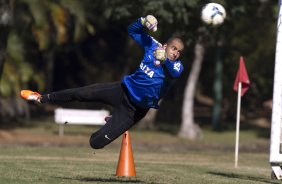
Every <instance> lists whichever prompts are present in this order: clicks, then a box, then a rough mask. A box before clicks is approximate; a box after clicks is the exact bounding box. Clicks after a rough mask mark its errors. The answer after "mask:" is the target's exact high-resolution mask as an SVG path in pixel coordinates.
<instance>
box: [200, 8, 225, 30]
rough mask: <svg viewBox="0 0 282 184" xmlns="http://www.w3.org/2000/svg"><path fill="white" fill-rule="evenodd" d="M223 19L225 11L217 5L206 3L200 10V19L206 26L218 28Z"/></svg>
mask: <svg viewBox="0 0 282 184" xmlns="http://www.w3.org/2000/svg"><path fill="white" fill-rule="evenodd" d="M225 17H226V11H225V9H224V7H223V6H222V5H220V4H218V3H208V4H206V5H205V6H204V7H203V9H202V15H201V18H202V20H203V22H204V23H206V24H208V25H212V26H218V25H220V24H222V23H223V22H224V19H225Z"/></svg>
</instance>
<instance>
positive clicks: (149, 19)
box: [141, 15, 158, 32]
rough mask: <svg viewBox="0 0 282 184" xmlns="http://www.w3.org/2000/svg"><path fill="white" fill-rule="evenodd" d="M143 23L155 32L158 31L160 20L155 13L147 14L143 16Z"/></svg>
mask: <svg viewBox="0 0 282 184" xmlns="http://www.w3.org/2000/svg"><path fill="white" fill-rule="evenodd" d="M141 23H142V25H143V26H145V27H147V28H148V29H149V30H152V31H153V32H155V31H157V29H158V28H157V25H158V20H157V19H156V17H154V16H153V15H147V16H146V17H142V18H141Z"/></svg>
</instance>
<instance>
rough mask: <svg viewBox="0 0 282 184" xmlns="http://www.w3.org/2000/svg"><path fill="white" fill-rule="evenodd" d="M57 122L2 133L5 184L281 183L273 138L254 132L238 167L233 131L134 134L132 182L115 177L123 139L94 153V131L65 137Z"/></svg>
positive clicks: (246, 138)
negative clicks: (272, 156)
mask: <svg viewBox="0 0 282 184" xmlns="http://www.w3.org/2000/svg"><path fill="white" fill-rule="evenodd" d="M53 124H54V123H43V124H41V125H38V126H24V127H22V128H17V129H13V130H10V131H8V133H7V132H5V135H6V139H3V137H4V136H3V132H2V134H0V149H1V152H0V163H1V164H0V183H1V184H2V183H3V184H9V183H11V184H17V183H19V184H24V183H28V184H30V183H36V184H40V183H46V184H47V183H48V184H51V183H54V184H58V183H68V184H71V183H148V184H149V183H151V184H163V183H167V184H178V183H183V184H188V183H195V184H201V183H203V184H206V183H212V184H219V183H226V184H227V183H228V184H232V183H240V184H244V183H246V184H247V183H248V184H252V183H254V184H255V183H256V184H258V183H281V182H279V181H277V180H271V179H270V172H271V169H270V165H269V161H268V160H269V154H268V151H267V149H268V147H269V140H268V139H267V138H264V137H260V136H258V134H257V132H254V131H242V132H241V136H240V149H241V152H240V153H239V167H238V168H237V169H235V168H234V141H235V132H233V131H227V132H223V133H214V132H211V131H208V130H206V131H205V132H204V138H203V139H202V140H199V141H187V140H183V139H180V138H177V137H176V136H174V135H172V134H169V133H166V132H154V131H138V130H132V131H130V136H131V142H132V146H133V152H134V160H135V169H136V174H137V176H136V177H133V178H126V177H116V176H115V172H116V166H117V162H118V157H119V150H120V143H121V139H118V140H116V141H115V142H114V143H112V144H111V145H109V146H108V147H106V148H104V149H102V150H97V151H95V152H94V150H93V149H91V148H90V147H89V146H88V137H89V134H90V133H91V132H92V131H93V127H89V126H76V125H72V126H68V127H66V131H65V133H66V134H65V136H64V137H59V136H58V135H57V132H56V131H57V126H55V125H53ZM7 134H9V135H7ZM1 135H2V139H1ZM28 137H29V138H28Z"/></svg>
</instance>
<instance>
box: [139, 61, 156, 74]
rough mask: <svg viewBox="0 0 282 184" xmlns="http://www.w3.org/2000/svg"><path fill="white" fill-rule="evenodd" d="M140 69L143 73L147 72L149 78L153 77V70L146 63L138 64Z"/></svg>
mask: <svg viewBox="0 0 282 184" xmlns="http://www.w3.org/2000/svg"><path fill="white" fill-rule="evenodd" d="M140 69H141V70H143V71H144V73H145V74H147V75H148V76H149V77H150V78H153V76H154V71H152V69H151V68H149V67H148V66H147V65H145V64H144V63H141V64H140Z"/></svg>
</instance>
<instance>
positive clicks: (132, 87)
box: [122, 19, 183, 109]
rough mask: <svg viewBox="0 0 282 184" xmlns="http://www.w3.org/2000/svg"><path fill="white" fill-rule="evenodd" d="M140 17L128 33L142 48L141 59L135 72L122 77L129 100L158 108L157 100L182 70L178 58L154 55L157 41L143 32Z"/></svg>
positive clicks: (139, 105)
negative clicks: (172, 58) (171, 58)
mask: <svg viewBox="0 0 282 184" xmlns="http://www.w3.org/2000/svg"><path fill="white" fill-rule="evenodd" d="M143 29H144V27H143V25H142V24H141V19H138V20H137V21H136V22H134V23H133V24H131V25H130V26H129V27H128V33H129V35H130V36H131V37H132V38H133V39H134V40H135V41H136V42H137V43H138V44H139V45H140V46H141V47H143V49H144V52H145V53H144V56H143V60H142V62H141V64H140V66H139V68H138V69H137V70H136V71H135V73H133V74H131V75H127V76H125V77H124V78H123V81H122V83H123V84H124V85H125V86H126V88H127V89H128V92H129V98H130V100H131V101H132V102H133V103H134V104H135V105H137V106H138V107H141V108H146V109H147V108H155V109H158V108H159V105H158V102H159V100H160V99H161V98H162V97H163V96H164V95H165V94H166V92H167V91H168V89H169V88H170V86H171V85H172V81H173V80H174V79H175V78H178V77H179V76H180V74H181V73H182V71H183V66H182V64H181V62H180V61H179V60H177V61H173V62H172V61H169V59H166V61H164V62H160V61H158V60H157V59H156V58H155V57H154V51H155V50H156V48H157V47H158V46H159V45H158V44H159V43H158V42H157V41H156V40H155V39H154V38H152V37H151V36H149V35H148V34H146V33H145V32H144V30H143Z"/></svg>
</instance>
